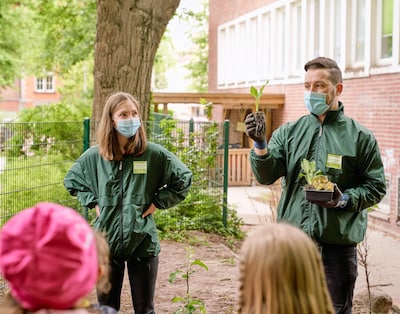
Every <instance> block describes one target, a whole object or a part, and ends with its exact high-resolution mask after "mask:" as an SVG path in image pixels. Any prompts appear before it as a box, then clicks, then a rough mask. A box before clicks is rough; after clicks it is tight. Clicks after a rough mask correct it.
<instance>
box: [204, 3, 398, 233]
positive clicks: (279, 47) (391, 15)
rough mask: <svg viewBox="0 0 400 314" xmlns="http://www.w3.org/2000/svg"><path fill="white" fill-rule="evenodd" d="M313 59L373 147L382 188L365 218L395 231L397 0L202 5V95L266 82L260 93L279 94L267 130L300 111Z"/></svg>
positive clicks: (396, 177) (246, 89)
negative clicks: (205, 72) (205, 78)
mask: <svg viewBox="0 0 400 314" xmlns="http://www.w3.org/2000/svg"><path fill="white" fill-rule="evenodd" d="M228 3H229V5H227V4H228ZM316 56H326V57H330V58H333V59H335V60H336V61H337V62H338V64H339V66H340V67H341V69H342V71H343V74H344V90H343V93H342V95H341V97H340V100H341V101H342V102H343V103H344V106H345V112H346V114H347V115H348V116H350V117H352V118H354V119H356V120H358V121H359V122H361V123H362V124H363V125H365V126H366V127H368V128H369V129H371V130H372V131H373V132H374V134H375V136H376V138H377V140H378V143H379V146H380V150H381V154H382V157H383V161H384V166H385V173H386V179H387V187H388V189H387V196H386V197H385V199H384V200H383V201H382V202H381V204H379V209H378V210H376V211H374V212H372V213H371V214H370V219H371V220H372V221H373V222H374V223H376V224H379V225H381V226H383V227H385V228H388V229H391V230H394V231H397V232H400V222H399V216H400V209H399V207H400V203H399V200H398V199H399V194H400V189H399V185H400V123H399V121H398V119H399V118H400V88H399V86H400V0H346V1H338V0H335V1H331V0H278V1H273V0H253V1H240V0H235V1H229V2H227V1H224V0H209V91H210V92H245V93H248V91H249V87H250V86H252V85H254V86H261V85H262V84H263V83H264V82H265V81H266V80H268V85H267V87H266V88H265V91H264V93H282V94H284V95H285V103H284V106H283V109H279V110H272V112H271V115H272V129H276V128H277V127H278V126H280V125H281V124H283V123H285V122H287V121H293V120H296V119H297V118H298V117H299V116H300V115H303V114H306V113H307V110H306V108H305V106H304V104H303V90H304V88H303V79H304V69H303V66H304V64H305V63H306V62H307V61H309V60H311V59H313V58H314V57H316ZM230 119H231V122H232V119H239V117H234V116H231V117H230ZM236 136H238V138H239V137H240V136H241V134H239V132H237V134H236Z"/></svg>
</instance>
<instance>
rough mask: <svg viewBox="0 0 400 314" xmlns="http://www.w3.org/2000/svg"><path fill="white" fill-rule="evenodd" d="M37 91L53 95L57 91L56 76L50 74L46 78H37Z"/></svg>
mask: <svg viewBox="0 0 400 314" xmlns="http://www.w3.org/2000/svg"><path fill="white" fill-rule="evenodd" d="M35 91H36V92H38V93H53V92H54V91H55V87H54V76H53V75H52V74H48V75H47V76H45V77H37V78H36V90H35Z"/></svg>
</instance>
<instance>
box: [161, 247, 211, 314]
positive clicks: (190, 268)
mask: <svg viewBox="0 0 400 314" xmlns="http://www.w3.org/2000/svg"><path fill="white" fill-rule="evenodd" d="M194 266H199V267H202V268H203V269H205V270H208V266H207V265H206V264H205V263H204V262H203V261H201V260H200V259H194V250H193V248H190V247H186V263H185V269H177V270H175V271H174V272H172V273H171V274H170V275H169V278H168V281H169V283H174V282H175V280H176V279H177V277H178V276H181V278H182V279H184V280H185V282H186V293H185V295H184V296H180V297H174V298H173V299H172V302H173V303H177V302H180V303H182V304H183V305H182V306H183V307H181V308H179V309H178V310H176V311H175V312H174V314H178V313H187V314H192V313H206V307H205V304H204V302H203V301H202V300H198V299H195V298H193V297H192V296H191V294H190V278H191V277H192V276H193V275H194V274H195V273H196V270H195V268H194Z"/></svg>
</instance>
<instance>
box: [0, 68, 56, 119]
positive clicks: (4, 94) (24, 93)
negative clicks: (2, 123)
mask: <svg viewBox="0 0 400 314" xmlns="http://www.w3.org/2000/svg"><path fill="white" fill-rule="evenodd" d="M57 83H58V82H57V80H56V77H55V76H54V75H52V74H48V75H45V76H42V77H36V76H27V77H24V78H21V79H17V80H15V82H14V84H13V85H12V86H11V87H8V88H4V89H1V90H0V111H1V112H2V113H3V115H5V116H6V117H8V118H9V117H14V116H16V114H17V113H18V112H19V111H21V110H22V109H24V108H32V107H35V106H39V105H46V104H51V103H58V102H60V100H61V96H60V94H59V93H58V91H57V89H56V87H57V88H58V87H59V86H56V84H57ZM58 85H59V84H58Z"/></svg>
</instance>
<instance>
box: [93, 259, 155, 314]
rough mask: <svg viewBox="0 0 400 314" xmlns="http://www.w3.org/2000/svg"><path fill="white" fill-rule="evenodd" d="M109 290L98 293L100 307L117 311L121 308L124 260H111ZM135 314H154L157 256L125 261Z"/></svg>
mask: <svg viewBox="0 0 400 314" xmlns="http://www.w3.org/2000/svg"><path fill="white" fill-rule="evenodd" d="M110 264H111V274H110V276H111V278H110V281H111V290H110V292H109V293H107V294H104V293H98V294H97V299H98V301H99V303H100V305H108V306H111V307H113V308H114V309H116V310H118V311H119V309H120V306H121V290H122V284H123V281H124V272H125V260H118V259H111V261H110ZM126 266H127V268H128V276H129V283H130V286H131V296H132V304H133V309H134V310H135V314H154V313H155V312H154V292H155V286H156V279H157V271H158V256H154V257H146V258H132V259H129V260H127V261H126Z"/></svg>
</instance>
